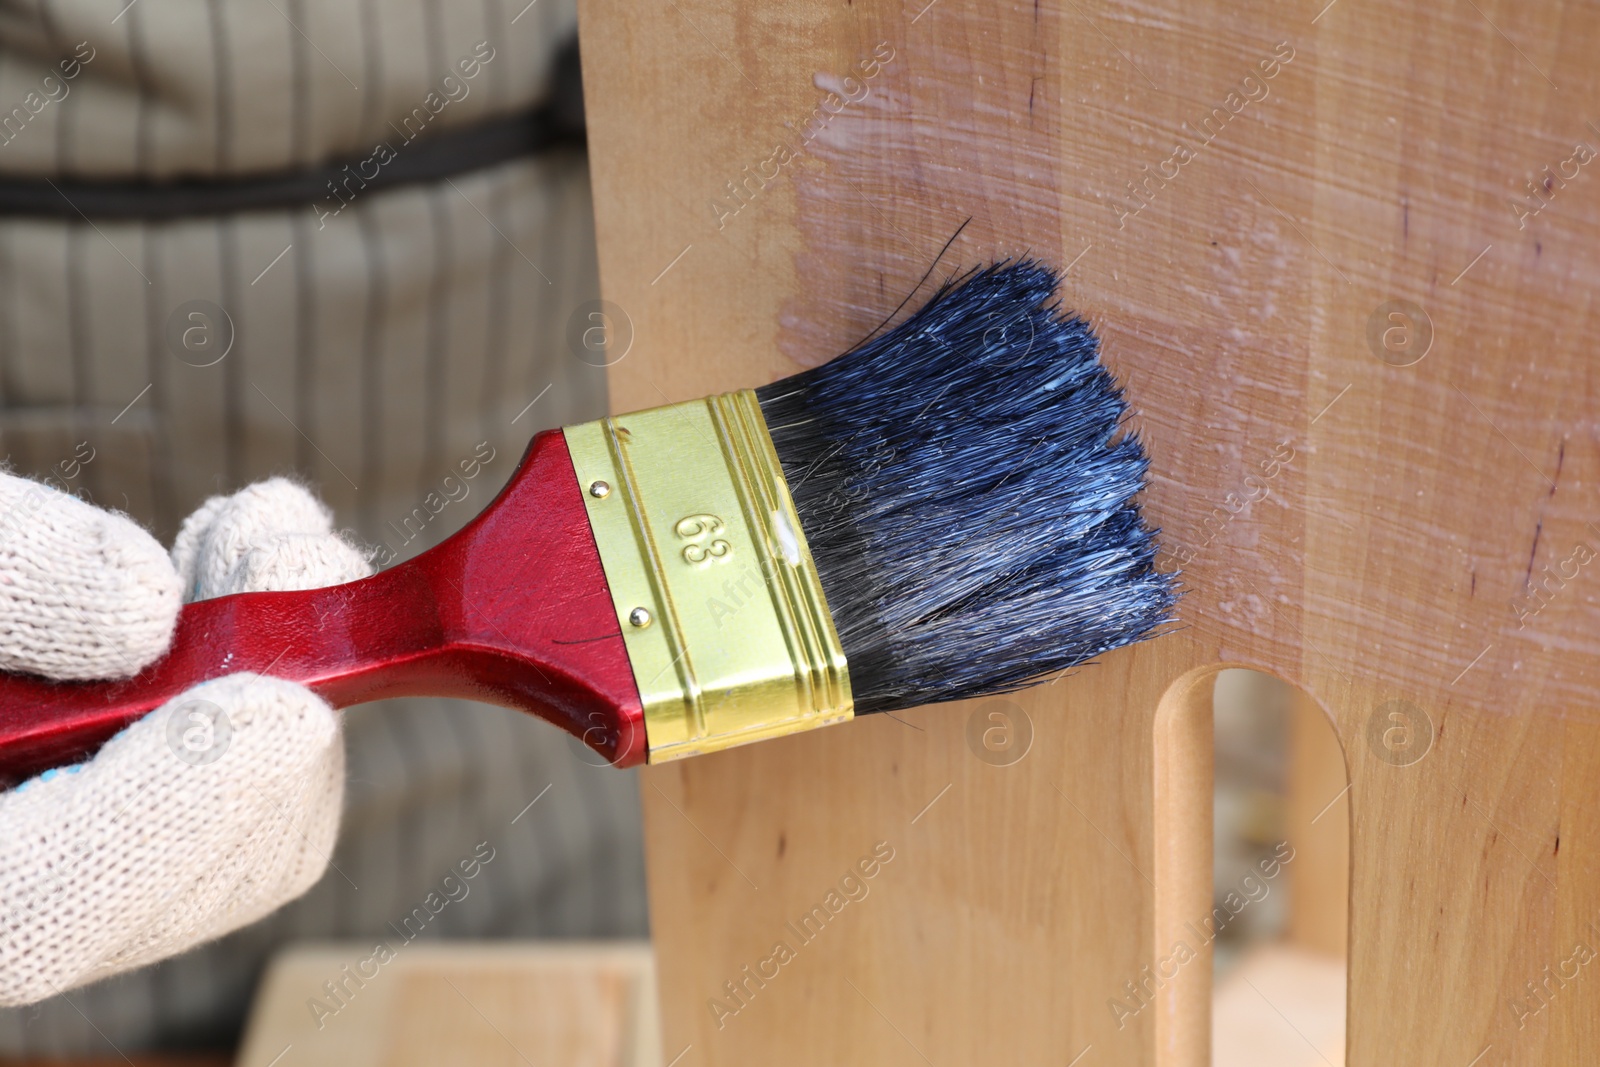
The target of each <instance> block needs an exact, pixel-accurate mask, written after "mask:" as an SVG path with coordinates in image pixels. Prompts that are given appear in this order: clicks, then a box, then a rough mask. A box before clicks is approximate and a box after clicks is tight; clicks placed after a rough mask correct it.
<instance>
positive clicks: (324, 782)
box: [0, 674, 344, 1004]
mask: <svg viewBox="0 0 1600 1067" xmlns="http://www.w3.org/2000/svg"><path fill="white" fill-rule="evenodd" d="M343 780H344V746H343V743H342V740H341V738H340V733H339V720H338V717H337V716H336V715H335V714H334V712H333V710H332V709H331V708H330V707H328V705H327V704H325V703H323V702H322V701H321V700H320V699H318V698H317V696H316V695H315V694H314V693H312V692H311V691H310V690H308V689H304V688H302V687H300V686H297V685H294V684H293V683H290V682H286V681H283V680H281V679H276V678H264V677H260V676H256V675H246V674H238V675H231V676H229V677H226V678H220V679H216V680H214V681H210V682H207V683H205V684H203V685H200V686H197V687H195V688H194V689H192V690H190V691H189V692H188V693H186V694H184V695H183V696H181V697H178V698H177V699H175V700H173V701H171V702H170V703H168V704H166V705H165V706H163V707H162V708H159V709H158V710H156V711H154V712H152V713H151V714H150V715H148V716H146V717H145V718H143V719H141V720H140V721H139V722H137V723H135V724H134V725H133V726H131V727H129V728H128V729H127V730H124V731H123V732H122V733H121V734H119V735H117V736H116V737H115V738H113V739H112V740H111V741H110V742H109V743H108V744H107V745H106V746H105V747H104V748H103V749H101V751H100V753H99V754H98V755H96V756H95V757H94V758H93V759H91V760H90V761H89V762H87V763H85V764H81V765H79V766H77V767H73V768H69V769H67V770H64V771H58V772H47V773H46V774H45V775H43V776H41V777H39V778H36V779H33V780H32V781H30V782H27V783H25V784H24V785H22V786H21V787H19V788H17V789H15V790H12V791H11V792H9V793H6V794H3V795H0V826H4V827H5V828H6V832H5V833H4V834H3V835H0V1003H4V1004H23V1003H30V1002H32V1001H36V1000H39V999H42V998H44V997H47V996H51V995H54V994H56V993H58V992H61V991H64V990H67V989H70V988H72V987H74V986H78V985H82V984H85V983H88V982H92V981H95V980H98V979H100V978H103V977H106V976H108V975H111V974H115V973H118V972H121V971H125V970H129V969H131V968H133V967H138V966H141V965H143V964H145V963H149V962H152V961H154V960H157V959H161V958H164V957H166V956H170V955H174V954H176V953H179V952H182V951H184V950H186V949H188V948H191V947H193V946H194V945H197V944H200V943H201V942H204V941H207V940H210V939H212V938H214V937H218V936H220V935H222V934H225V933H227V932H229V931H231V930H234V929H237V928H238V927H241V926H244V925H246V924H247V923H250V922H253V921H254V920H256V919H258V918H260V917H262V916H264V915H266V914H268V913H269V912H271V911H273V910H275V909H276V908H278V907H280V906H281V905H283V904H285V903H287V902H288V901H290V900H292V899H294V898H295V897H297V896H299V895H300V894H302V893H304V892H305V891H306V890H307V889H309V888H310V887H311V886H312V884H314V883H315V882H316V881H317V879H318V878H319V877H320V876H321V875H322V873H323V871H324V869H325V868H326V865H327V863H328V856H329V855H330V853H331V852H332V849H333V846H334V843H335V840H336V837H337V834H338V825H339V814H340V807H341V803H342V794H343Z"/></svg>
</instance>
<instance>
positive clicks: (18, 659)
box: [0, 473, 182, 680]
mask: <svg viewBox="0 0 1600 1067" xmlns="http://www.w3.org/2000/svg"><path fill="white" fill-rule="evenodd" d="M181 593H182V586H181V584H180V583H179V581H178V576H177V575H176V574H175V573H174V571H173V568H172V564H171V562H170V561H169V560H168V559H167V555H166V553H165V552H164V551H162V548H161V546H160V544H158V543H157V542H156V540H155V538H153V537H151V536H150V534H149V533H147V532H146V531H145V530H143V529H141V528H140V527H139V526H138V524H137V523H135V522H134V521H133V520H132V519H129V518H128V517H127V516H126V515H119V514H117V513H115V512H111V511H105V510H102V509H101V508H97V507H93V506H92V505H89V504H86V503H84V502H83V501H82V500H79V499H78V498H77V497H75V496H72V495H71V494H69V493H63V492H60V491H58V490H55V489H52V488H50V487H49V486H47V485H44V484H42V483H40V482H35V481H30V480H28V479H26V478H19V477H17V476H15V475H11V474H3V473H0V670H8V671H27V672H30V673H32V674H42V675H45V676H46V677H49V678H57V679H63V680H82V679H89V678H118V677H124V676H127V675H131V674H136V673H138V671H139V670H140V669H141V668H143V667H144V666H145V665H146V664H148V663H150V662H151V661H152V660H155V659H156V658H157V657H159V656H160V655H161V654H162V653H163V652H164V651H166V648H167V645H168V644H169V643H170V642H171V640H172V630H173V627H174V626H175V625H176V624H177V618H178V610H179V607H180V604H181Z"/></svg>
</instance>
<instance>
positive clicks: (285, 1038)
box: [234, 939, 662, 1067]
mask: <svg viewBox="0 0 1600 1067" xmlns="http://www.w3.org/2000/svg"><path fill="white" fill-rule="evenodd" d="M396 943H397V944H398V948H391V951H390V953H389V955H388V956H387V957H384V956H382V955H380V954H378V953H377V952H376V951H375V948H374V946H373V945H372V944H363V943H355V942H350V943H313V944H302V945H296V946H294V947H292V948H290V949H287V950H285V951H284V952H282V953H280V954H278V955H277V956H275V957H274V958H273V960H272V963H271V964H270V965H269V966H268V969H267V973H266V977H265V978H264V979H263V981H262V983H261V988H260V989H259V990H258V991H257V993H256V999H255V1003H254V1004H253V1005H252V1007H251V1009H250V1020H249V1023H248V1025H247V1027H246V1030H245V1036H244V1041H243V1042H242V1044H241V1046H240V1049H239V1055H238V1058H237V1059H236V1060H235V1061H234V1062H235V1064H236V1067H278V1065H279V1064H282V1065H283V1067H289V1065H291V1064H292V1065H296V1067H412V1065H416V1067H434V1065H437V1064H446V1063H451V1064H453V1063H461V1064H468V1063H470V1064H474V1065H485V1067H487V1065H491V1064H492V1065H502V1064H503V1065H504V1067H526V1065H528V1064H534V1063H537V1064H545V1063H559V1064H564V1065H569V1067H661V1062H662V1061H661V1051H660V1044H661V1039H660V1034H659V1029H658V1023H657V1021H656V991H655V981H654V975H653V972H652V967H651V954H650V947H649V946H648V945H644V944H636V943H629V942H613V943H582V942H572V943H557V942H544V943H530V942H523V943H518V942H505V943H498V944H493V945H487V944H468V943H461V942H454V943H451V942H434V943H431V944H417V945H407V944H405V943H403V942H400V941H398V939H396ZM330 983H331V988H330Z"/></svg>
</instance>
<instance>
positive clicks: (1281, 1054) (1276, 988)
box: [1211, 945, 1403, 1067]
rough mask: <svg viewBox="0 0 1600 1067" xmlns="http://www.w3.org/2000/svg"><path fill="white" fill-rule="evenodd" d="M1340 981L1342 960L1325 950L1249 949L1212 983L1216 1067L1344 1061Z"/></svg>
mask: <svg viewBox="0 0 1600 1067" xmlns="http://www.w3.org/2000/svg"><path fill="white" fill-rule="evenodd" d="M1344 985H1345V969H1344V964H1343V963H1341V962H1340V961H1339V960H1336V959H1332V958H1330V957H1329V956H1327V955H1326V954H1325V953H1321V952H1316V951H1306V950H1304V949H1299V948H1296V947H1293V946H1291V945H1267V946H1263V947H1261V948H1258V949H1255V950H1254V951H1251V952H1250V953H1248V954H1246V955H1245V956H1244V958H1243V959H1241V960H1239V962H1238V964H1237V965H1236V966H1235V967H1234V968H1233V969H1232V970H1231V971H1229V972H1228V973H1227V974H1226V975H1224V976H1223V977H1222V979H1221V980H1219V981H1218V982H1217V993H1216V1019H1215V1022H1216V1034H1215V1036H1214V1038H1213V1040H1212V1044H1211V1052H1212V1060H1211V1062H1212V1065H1213V1067H1327V1065H1328V1064H1330V1063H1340V1062H1342V1061H1343V1059H1344V1022H1345V1019H1344V998H1343V997H1342V996H1341V994H1342V993H1343V991H1344ZM1269 998H1270V999H1269ZM1392 1062H1397V1063H1398V1062H1403V1061H1399V1060H1396V1061H1392Z"/></svg>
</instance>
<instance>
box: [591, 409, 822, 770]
mask: <svg viewBox="0 0 1600 1067" xmlns="http://www.w3.org/2000/svg"><path fill="white" fill-rule="evenodd" d="M564 432H565V434H566V438H567V449H568V451H569V452H571V454H572V464H573V467H574V469H575V470H576V472H577V476H578V485H579V488H580V489H581V491H582V492H583V499H584V503H585V504H586V505H587V506H588V509H589V523H590V526H591V527H592V528H593V530H594V539H595V543H596V544H597V545H598V546H599V549H600V562H601V564H602V565H603V566H604V568H605V572H606V581H607V582H608V583H610V586H611V597H612V602H613V603H614V604H615V606H616V611H617V624H618V625H619V626H620V627H621V628H622V634H623V639H624V641H625V642H626V644H627V649H628V658H629V660H630V661H631V663H632V665H633V677H634V680H635V681H636V682H637V683H638V686H639V696H640V698H641V699H642V700H643V702H644V720H645V732H646V735H647V737H646V739H647V741H648V744H649V749H650V756H649V759H650V762H651V763H662V762H665V761H667V760H674V759H681V758H683V757H685V756H695V755H700V754H701V753H705V752H718V751H720V750H722V749H725V748H732V747H734V746H735V745H743V744H748V743H749V742H751V741H765V740H767V739H768V738H773V737H782V736H784V735H785V734H792V733H799V732H800V731H801V730H809V729H812V728H814V727H818V726H828V725H830V724H832V723H836V722H843V721H844V720H846V719H849V718H851V717H852V715H853V714H854V702H853V701H852V699H851V696H850V673H849V669H848V668H847V667H846V665H845V658H844V649H843V648H842V647H841V646H840V644H839V635H838V633H837V631H835V629H834V626H833V616H832V615H831V614H829V612H828V604H827V600H826V599H825V598H824V597H823V594H822V583H821V581H819V579H818V577H817V568H816V564H815V563H814V562H813V561H812V559H811V552H810V550H809V549H807V547H806V539H805V534H804V533H803V532H802V531H801V529H800V519H799V517H798V516H797V515H796V514H795V510H794V501H793V500H792V499H791V498H790V496H789V487H788V484H787V483H786V482H785V481H784V477H783V469H782V467H780V466H779V464H778V454H777V452H776V451H775V450H774V448H773V446H772V437H771V435H770V434H768V432H767V423H766V419H765V418H764V417H763V416H762V414H761V406H760V404H759V403H758V402H757V400H756V395H755V393H753V392H751V391H750V390H743V391H741V392H737V393H724V394H722V395H721V396H713V397H707V398H705V399H703V400H694V401H690V402H688V403H685V404H671V405H669V406H667V407H659V408H652V409H650V410H648V411H639V412H635V413H633V414H631V415H619V416H617V417H616V418H610V419H600V420H599V421H598V422H587V423H583V424H582V425H579V426H569V427H567V428H566V429H565V431H564Z"/></svg>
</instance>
